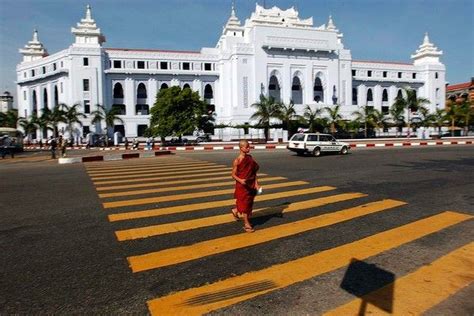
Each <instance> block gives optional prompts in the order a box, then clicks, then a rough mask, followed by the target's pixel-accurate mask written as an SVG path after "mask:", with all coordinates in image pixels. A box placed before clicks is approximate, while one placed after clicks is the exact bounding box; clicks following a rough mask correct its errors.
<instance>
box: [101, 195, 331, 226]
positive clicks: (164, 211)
mask: <svg viewBox="0 0 474 316" xmlns="http://www.w3.org/2000/svg"><path fill="white" fill-rule="evenodd" d="M335 189H336V188H335V187H330V186H321V187H314V188H308V189H300V190H292V191H284V192H278V193H271V194H265V195H259V196H257V197H256V198H255V201H256V202H263V201H269V200H276V199H280V198H285V197H294V196H298V195H305V194H312V193H318V192H325V191H331V190H335ZM230 205H235V199H228V200H222V201H211V202H203V203H194V204H187V205H177V206H170V207H163V208H156V209H150V210H145V211H133V212H125V213H116V214H110V215H109V221H111V222H116V221H124V220H132V219H138V218H146V217H155V216H161V215H169V214H176V213H184V212H192V211H200V210H206V209H210V208H217V207H223V206H230Z"/></svg>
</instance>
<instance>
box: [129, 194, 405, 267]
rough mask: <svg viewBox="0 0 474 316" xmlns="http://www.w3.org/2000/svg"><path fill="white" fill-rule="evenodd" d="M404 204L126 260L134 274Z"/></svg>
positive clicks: (366, 208) (359, 210) (340, 213)
mask: <svg viewBox="0 0 474 316" xmlns="http://www.w3.org/2000/svg"><path fill="white" fill-rule="evenodd" d="M405 204H406V203H405V202H401V201H395V200H383V201H379V202H376V203H370V204H364V205H360V206H356V207H352V208H349V209H345V210H341V211H337V212H334V213H328V214H323V215H319V216H314V217H310V218H307V219H303V220H299V221H296V222H291V223H288V224H283V225H277V226H274V227H270V228H265V229H261V230H257V231H255V233H253V234H252V238H249V236H248V234H247V233H241V234H238V235H232V236H226V237H221V238H216V239H212V240H206V241H203V242H199V243H195V244H192V245H189V246H181V247H176V248H171V249H165V250H161V251H155V252H151V253H147V254H144V255H139V256H133V257H128V258H127V259H128V262H129V264H130V268H132V271H133V272H141V271H146V270H151V269H157V268H161V267H166V266H170V265H173V264H178V263H183V262H186V261H190V260H196V259H200V258H203V257H207V256H211V255H215V254H218V253H223V252H228V251H232V250H235V249H241V248H245V247H250V246H254V245H258V244H261V243H264V242H267V241H272V240H275V239H279V238H284V237H288V236H293V235H296V234H299V233H303V232H307V231H310V230H314V229H317V228H321V227H325V226H330V225H334V224H337V223H341V222H345V221H348V220H351V219H354V218H356V217H360V216H364V215H368V214H372V213H375V212H380V211H383V210H386V209H390V208H393V207H397V206H400V205H405Z"/></svg>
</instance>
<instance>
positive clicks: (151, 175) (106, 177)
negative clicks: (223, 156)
mask: <svg viewBox="0 0 474 316" xmlns="http://www.w3.org/2000/svg"><path fill="white" fill-rule="evenodd" d="M224 170H229V171H230V170H232V168H230V167H204V168H199V169H197V170H196V169H194V170H183V171H165V172H148V173H147V174H140V175H134V174H132V175H123V176H122V175H114V176H100V177H91V180H92V181H94V182H95V181H100V180H112V179H130V178H137V177H140V178H141V180H143V179H145V178H148V177H154V176H158V175H162V176H164V175H173V174H176V175H178V174H179V175H182V174H193V173H202V172H205V171H224Z"/></svg>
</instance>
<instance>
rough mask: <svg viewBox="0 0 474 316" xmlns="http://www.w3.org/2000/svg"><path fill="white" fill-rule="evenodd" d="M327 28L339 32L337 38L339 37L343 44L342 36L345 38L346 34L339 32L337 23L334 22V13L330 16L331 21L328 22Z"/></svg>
mask: <svg viewBox="0 0 474 316" xmlns="http://www.w3.org/2000/svg"><path fill="white" fill-rule="evenodd" d="M326 30H327V31H332V32H336V33H337V39H338V41H339V43H340V44H342V38H343V36H344V35H343V34H342V33H341V32H339V29H338V28H337V27H336V24H335V23H334V21H333V19H332V15H330V16H329V21H328V24H327V26H326Z"/></svg>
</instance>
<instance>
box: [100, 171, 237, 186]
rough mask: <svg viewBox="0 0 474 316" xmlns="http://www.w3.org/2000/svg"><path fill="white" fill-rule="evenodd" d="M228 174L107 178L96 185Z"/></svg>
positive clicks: (211, 174) (211, 173)
mask: <svg viewBox="0 0 474 316" xmlns="http://www.w3.org/2000/svg"><path fill="white" fill-rule="evenodd" d="M223 174H226V175H228V176H229V177H230V173H229V171H220V172H209V171H207V172H204V173H197V174H185V175H172V176H165V177H163V176H160V177H147V178H139V179H125V180H107V181H95V182H94V184H95V185H101V184H115V183H132V182H143V181H153V180H168V179H187V178H201V179H203V177H204V179H207V178H209V177H210V176H216V175H223Z"/></svg>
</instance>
